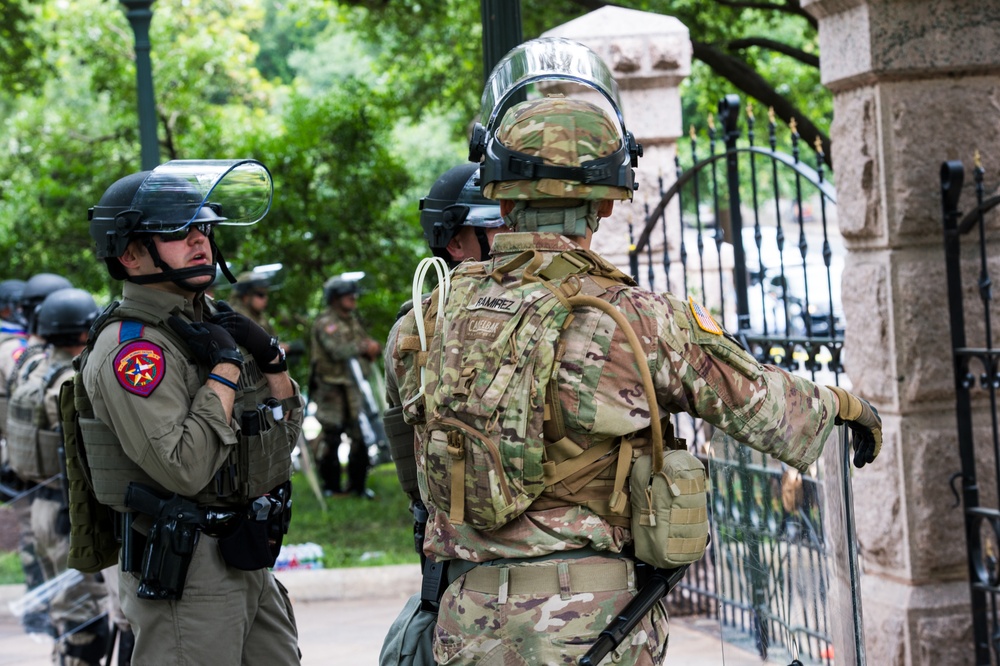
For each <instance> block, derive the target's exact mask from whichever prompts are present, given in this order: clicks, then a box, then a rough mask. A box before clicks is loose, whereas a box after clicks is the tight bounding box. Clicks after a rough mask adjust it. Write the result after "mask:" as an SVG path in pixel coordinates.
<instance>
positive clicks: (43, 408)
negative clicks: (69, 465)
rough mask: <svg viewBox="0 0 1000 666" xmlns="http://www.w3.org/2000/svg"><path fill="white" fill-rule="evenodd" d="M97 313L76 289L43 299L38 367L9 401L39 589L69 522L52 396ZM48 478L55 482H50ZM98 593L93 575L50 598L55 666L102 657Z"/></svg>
mask: <svg viewBox="0 0 1000 666" xmlns="http://www.w3.org/2000/svg"><path fill="white" fill-rule="evenodd" d="M99 312H100V310H99V308H98V307H97V303H95V302H94V299H93V297H92V296H91V295H90V294H88V293H87V292H86V291H83V290H82V289H59V290H58V291H54V292H52V293H51V294H49V295H48V296H47V297H46V298H45V300H43V301H42V303H41V305H39V306H38V309H37V311H36V313H35V316H34V319H35V329H36V332H37V334H38V336H39V337H40V338H42V339H43V340H45V342H46V348H45V352H46V353H45V355H44V357H43V360H42V361H41V362H39V363H37V364H36V365H35V366H34V367H33V368H32V369H31V372H30V373H29V374H28V376H27V377H25V378H24V379H23V380H22V381H21V382H20V385H19V386H18V388H17V389H16V390H15V392H14V394H13V395H12V396H11V400H10V410H9V414H8V419H9V420H8V424H7V444H8V447H9V451H10V462H11V466H12V467H13V468H14V470H15V471H16V472H17V473H18V475H19V476H20V477H21V478H23V479H26V480H28V481H30V482H32V483H37V484H39V485H38V490H37V492H36V493H35V498H34V501H33V502H32V503H31V528H32V533H33V534H34V537H35V555H36V557H37V559H38V563H39V565H40V567H41V569H42V572H43V578H44V579H45V581H46V582H49V581H52V580H54V579H56V577H58V576H59V575H60V574H63V573H64V572H65V571H66V569H67V557H68V555H69V516H68V513H67V511H68V506H67V497H66V494H65V491H64V485H63V482H62V481H61V477H60V476H59V475H60V469H61V466H62V465H61V464H60V457H61V455H62V453H61V449H62V428H61V418H60V414H59V388H60V386H61V385H62V383H63V382H64V381H66V380H67V379H68V378H70V377H72V375H73V372H74V370H73V363H72V362H73V357H74V356H76V355H77V354H79V353H80V352H81V351H83V349H84V347H85V344H86V340H87V332H88V331H89V330H90V326H91V324H92V323H93V322H94V320H95V319H96V318H97V315H98V314H99ZM53 478H55V479H56V480H51V479H53ZM105 597H106V589H105V587H104V581H103V579H102V576H101V575H100V574H96V575H95V574H87V575H83V576H82V577H81V578H80V580H79V582H75V583H72V584H66V585H63V586H62V587H61V589H59V590H58V591H57V592H56V593H55V594H54V595H53V597H52V598H51V600H50V601H49V606H48V613H49V619H50V622H51V625H52V627H53V634H54V636H55V638H56V642H55V645H54V647H53V650H54V655H55V657H56V660H57V662H58V663H59V664H61V665H62V666H92V665H93V666H98V665H99V664H100V663H101V660H102V658H103V657H104V654H105V653H106V651H107V641H108V633H109V632H108V622H107V619H106V617H105V616H104V615H103V611H104V600H105Z"/></svg>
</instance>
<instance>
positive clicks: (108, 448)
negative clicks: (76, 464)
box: [73, 350, 162, 511]
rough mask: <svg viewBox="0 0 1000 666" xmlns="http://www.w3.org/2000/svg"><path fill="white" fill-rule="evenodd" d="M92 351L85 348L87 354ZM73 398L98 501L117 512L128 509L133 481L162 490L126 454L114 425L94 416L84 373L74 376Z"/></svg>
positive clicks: (81, 453)
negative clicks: (127, 503)
mask: <svg viewBox="0 0 1000 666" xmlns="http://www.w3.org/2000/svg"><path fill="white" fill-rule="evenodd" d="M88 351H89V350H87V351H84V355H86V354H87V353H88ZM84 363H86V356H84V357H82V362H81V364H80V367H81V369H82V368H83V364H84ZM73 401H74V403H75V406H76V412H77V420H78V423H79V427H80V438H81V439H82V440H83V441H81V442H77V446H78V447H79V456H80V459H81V461H82V462H83V466H82V467H83V470H84V473H85V474H86V476H87V477H88V480H89V481H90V485H91V487H92V488H93V490H94V496H95V497H96V498H97V501H98V502H100V503H101V504H106V505H108V506H110V507H113V508H114V509H115V510H116V511H124V510H125V489H126V488H128V484H129V482H131V481H137V482H139V483H145V484H149V485H151V486H153V487H156V488H158V489H162V487H161V486H160V485H159V484H158V483H156V482H155V481H153V479H152V478H151V477H150V476H149V475H148V474H146V472H144V471H143V470H142V468H141V467H139V466H138V465H136V464H135V463H134V462H133V461H132V459H131V458H129V457H128V456H126V455H125V452H124V451H122V445H121V443H120V442H119V441H118V438H117V437H116V436H115V434H114V433H113V432H112V431H111V428H109V427H108V426H106V425H104V423H103V422H102V421H101V420H99V419H97V418H96V417H95V416H94V407H93V405H91V403H90V398H89V397H88V396H87V392H86V390H85V389H84V387H83V373H82V372H79V373H77V374H76V376H75V377H73Z"/></svg>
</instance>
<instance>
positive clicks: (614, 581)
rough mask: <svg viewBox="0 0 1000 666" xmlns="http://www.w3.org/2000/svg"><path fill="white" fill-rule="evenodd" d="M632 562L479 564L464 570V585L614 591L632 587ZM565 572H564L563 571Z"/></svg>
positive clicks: (487, 590) (519, 591)
mask: <svg viewBox="0 0 1000 666" xmlns="http://www.w3.org/2000/svg"><path fill="white" fill-rule="evenodd" d="M629 565H630V562H629V561H628V560H624V559H617V558H616V559H612V560H610V561H608V562H600V563H594V564H584V563H578V562H552V563H551V564H543V565H514V566H478V567H476V568H474V569H472V570H471V571H469V573H467V574H465V580H464V581H463V582H462V587H463V589H466V590H471V591H473V592H480V593H482V594H494V595H499V596H504V597H507V596H535V597H537V596H544V595H549V596H552V595H556V594H560V593H565V592H567V591H568V592H569V593H570V594H579V593H585V592H613V591H615V590H625V589H628V588H629V580H630V578H633V576H630V571H629ZM560 574H562V575H560Z"/></svg>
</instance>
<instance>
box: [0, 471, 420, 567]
mask: <svg viewBox="0 0 1000 666" xmlns="http://www.w3.org/2000/svg"><path fill="white" fill-rule="evenodd" d="M368 486H369V487H370V488H371V489H372V490H374V491H375V499H374V500H365V499H360V498H356V497H354V496H350V497H342V498H341V497H337V498H334V497H326V498H324V500H323V502H324V504H325V505H326V511H325V512H324V511H323V509H322V507H321V505H320V502H319V500H318V499H317V498H316V495H315V494H314V493H313V491H312V489H310V488H309V484H308V483H307V482H306V480H305V477H303V476H302V474H301V473H297V474H296V475H295V476H294V477H292V525H291V527H290V528H289V530H288V534H287V535H286V536H285V541H284V543H286V544H298V543H307V542H312V543H316V544H319V545H320V546H322V547H323V566H324V567H326V568H328V569H330V568H341V567H364V566H381V565H383V564H410V563H415V562H419V558H418V557H417V554H416V552H415V551H414V550H413V518H412V515H411V514H410V511H409V509H408V506H409V503H408V500H407V498H406V495H404V494H403V491H402V490H400V488H399V480H398V479H397V478H396V469H395V467H393V465H392V463H389V464H386V465H381V466H379V467H376V468H375V469H373V470H372V471H371V474H370V475H369V477H368ZM19 583H24V572H23V571H22V570H21V560H20V557H19V556H18V554H17V553H16V552H0V585H10V584H19Z"/></svg>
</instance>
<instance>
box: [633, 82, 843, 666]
mask: <svg viewBox="0 0 1000 666" xmlns="http://www.w3.org/2000/svg"><path fill="white" fill-rule="evenodd" d="M718 111H719V121H720V124H721V132H720V131H719V130H718V129H717V128H716V126H715V123H714V122H713V121H711V120H710V122H709V128H708V139H709V141H708V150H707V155H704V156H700V155H699V145H698V137H697V133H696V132H695V131H694V130H693V129H692V132H691V135H690V144H689V146H690V156H691V157H690V159H691V166H690V167H688V168H687V169H682V168H681V166H680V162H681V160H680V159H679V158H678V159H676V169H677V173H676V181H675V182H674V184H673V185H671V186H670V187H669V189H666V190H664V189H663V184H662V179H661V185H660V191H661V198H660V201H659V203H658V204H657V205H656V206H655V207H654V208H653V210H652V211H649V210H647V211H646V220H645V225H644V227H643V229H642V230H641V233H640V234H639V236H638V238H636V239H634V241H633V249H632V251H631V252H630V268H631V272H632V275H633V277H634V278H635V279H636V280H637V281H639V282H640V283H644V286H646V287H648V288H651V289H660V288H662V287H664V286H665V287H666V290H667V291H672V292H673V293H675V294H681V295H684V296H688V295H691V296H693V297H695V299H696V300H699V301H702V302H703V303H704V304H705V305H706V306H707V307H708V308H709V310H710V311H712V314H713V315H714V316H716V318H718V319H719V320H720V321H721V322H722V323H723V325H724V326H725V327H726V328H727V329H728V330H729V331H731V332H734V333H736V334H737V335H739V337H740V338H741V339H742V340H743V342H744V343H745V344H746V345H747V347H748V348H749V349H750V350H751V351H752V352H753V353H754V354H755V355H756V356H757V357H758V359H760V360H761V361H763V362H767V363H773V364H776V365H779V366H781V367H783V368H785V369H787V370H789V371H792V372H801V373H806V374H808V375H810V377H811V378H812V379H813V380H814V381H819V382H820V383H826V384H840V383H841V374H840V373H841V372H842V367H841V363H840V357H841V349H842V347H843V316H842V314H841V311H840V298H839V289H840V269H841V268H842V259H843V252H842V243H841V242H840V241H841V238H840V234H839V232H837V231H836V227H835V210H836V208H835V204H836V195H835V192H834V190H833V188H832V186H831V185H830V183H829V182H828V180H827V178H826V176H825V163H824V162H825V156H824V154H823V153H822V149H821V147H820V146H816V148H815V150H814V151H813V152H814V159H813V160H812V161H813V166H810V165H809V164H806V163H805V162H804V161H803V160H802V159H801V158H800V149H801V147H802V146H801V142H800V140H799V136H798V134H797V133H796V132H795V127H794V123H793V124H792V125H791V127H790V128H789V129H790V130H791V132H790V134H791V153H790V154H789V153H784V152H779V151H778V150H777V143H778V135H779V129H778V128H777V126H776V124H775V121H774V117H773V114H770V118H769V122H768V127H767V137H766V139H765V141H766V145H756V143H755V142H756V141H757V137H756V135H755V118H754V116H753V113H752V111H751V110H750V108H749V107H748V108H747V109H746V110H745V113H744V110H743V109H742V108H741V102H740V99H739V97H737V96H735V95H730V96H727V97H726V98H725V99H723V100H722V101H721V102H720V103H719V106H718ZM741 115H742V116H744V117H745V119H746V125H747V135H746V138H745V139H744V137H743V136H742V132H741V130H740V128H739V125H740V123H739V120H740V116H741ZM720 146H721V149H720ZM744 197H747V198H744ZM654 238H655V239H656V241H657V243H654V242H653V239H654ZM654 244H656V245H658V246H659V247H658V248H657V249H654ZM675 428H676V429H677V430H678V432H679V433H681V434H682V436H685V437H687V438H688V441H689V444H690V445H691V446H692V447H693V448H694V449H695V451H696V452H697V453H698V454H699V455H702V456H707V455H708V452H707V446H708V442H709V441H710V440H711V433H709V432H708V431H707V428H706V426H705V425H704V424H702V423H700V422H699V421H698V420H695V419H691V418H690V417H684V418H683V419H681V418H680V417H678V422H677V423H675ZM736 449H737V450H735V451H731V452H729V455H728V456H724V457H723V458H720V457H719V452H715V454H714V455H713V458H712V465H711V469H712V474H713V479H712V481H713V483H712V494H713V497H712V502H711V503H712V521H713V525H714V527H713V533H714V534H716V535H717V542H716V543H713V544H712V546H711V550H710V552H709V554H708V555H707V556H706V557H705V558H703V559H702V561H701V562H699V563H698V565H696V566H695V567H692V570H691V571H690V572H689V573H688V575H687V576H686V578H685V581H684V582H683V583H682V584H681V589H680V594H677V595H673V599H672V601H671V605H672V612H674V613H688V614H709V615H710V614H717V615H718V616H719V617H720V618H721V621H722V623H723V625H724V626H728V627H734V628H736V629H739V630H741V631H743V632H745V634H746V635H747V636H748V640H749V641H750V644H751V645H753V646H754V647H755V648H756V650H757V651H758V652H759V653H760V654H761V655H762V656H766V655H767V653H768V650H769V648H773V647H774V646H781V645H785V646H787V645H788V644H789V642H794V643H795V644H796V649H797V650H800V651H801V650H802V649H803V646H805V648H804V649H805V654H801V653H800V656H801V657H802V658H803V661H804V663H825V664H829V663H832V649H831V631H830V626H829V620H830V618H828V617H826V615H825V613H824V612H823V610H822V609H821V608H820V606H819V604H813V605H812V606H811V610H810V609H807V610H806V612H804V614H803V617H797V618H796V619H795V620H794V622H793V621H792V620H790V619H789V617H788V613H787V609H788V607H789V606H790V605H791V601H790V599H789V595H792V594H794V590H792V589H791V588H789V587H785V586H781V585H777V586H776V585H775V584H774V580H776V579H780V578H782V576H784V575H785V574H786V572H784V571H780V570H779V571H774V569H775V568H776V567H778V568H780V567H781V566H782V564H781V563H782V562H787V561H789V560H790V559H793V560H796V561H804V560H810V559H812V560H815V559H817V558H822V557H825V556H826V554H827V543H826V540H825V537H824V533H823V526H822V524H821V521H820V519H819V516H818V514H817V513H816V512H815V511H810V510H802V507H804V506H805V507H815V506H817V503H816V502H814V501H810V499H811V498H816V497H818V496H819V494H820V488H819V487H818V486H819V483H818V481H817V479H816V478H814V477H813V476H811V475H806V476H804V477H801V478H797V479H796V478H795V477H794V475H790V474H789V468H787V467H785V466H783V465H781V464H780V463H777V462H776V461H772V460H769V459H765V458H763V457H761V456H751V455H749V453H748V452H747V451H746V450H745V449H744V448H743V447H736ZM734 478H735V479H738V480H739V482H738V485H739V486H740V488H741V489H752V492H744V493H739V494H737V492H736V491H735V490H734V489H733V488H732V487H731V486H732V485H733V484H732V480H733V479H734ZM724 480H725V481H724ZM727 482H728V483H727ZM793 484H794V485H795V488H790V486H791V485H793ZM790 490H792V491H793V492H791V493H790V492H789V491H790ZM737 495H738V496H737ZM789 496H791V497H792V500H791V501H789V500H788V499H787V498H788V497H789ZM748 514H752V515H753V516H754V517H755V519H754V523H755V525H756V528H755V529H753V530H748V529H747V526H746V516H747V515H748ZM741 516H742V518H741ZM727 535H738V538H735V537H734V538H732V539H730V538H729V537H727ZM792 552H794V553H795V554H794V556H793V557H792V558H789V555H788V554H789V553H792ZM769 570H770V572H771V576H772V577H771V578H770V579H768V580H765V579H764V578H765V576H764V575H763V573H762V572H768V571H769ZM816 571H819V572H821V571H822V568H821V567H819V568H816ZM818 575H822V574H818ZM814 589H816V590H821V591H822V590H825V589H828V587H827V581H826V580H825V579H824V580H820V581H816V583H815V586H814ZM796 603H800V604H801V603H802V602H801V600H796ZM784 663H787V661H785V662H784Z"/></svg>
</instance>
